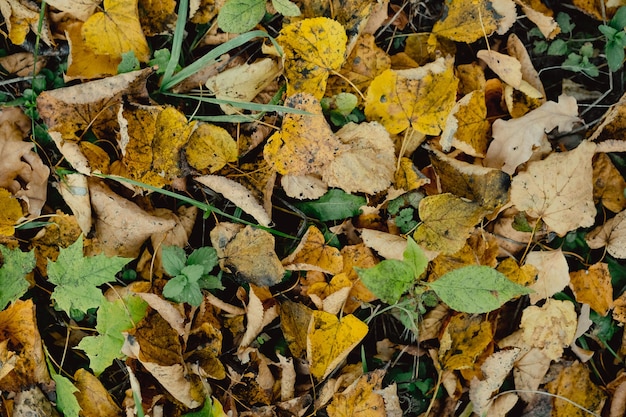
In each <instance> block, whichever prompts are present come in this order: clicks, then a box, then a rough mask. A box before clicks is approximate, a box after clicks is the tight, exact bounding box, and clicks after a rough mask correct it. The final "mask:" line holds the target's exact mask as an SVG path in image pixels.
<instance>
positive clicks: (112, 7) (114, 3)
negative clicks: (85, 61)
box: [81, 0, 150, 62]
mask: <svg viewBox="0 0 626 417" xmlns="http://www.w3.org/2000/svg"><path fill="white" fill-rule="evenodd" d="M103 5H104V11H103V12H98V13H96V14H94V15H92V16H91V17H90V18H89V19H87V21H86V22H85V23H84V25H83V28H82V31H81V32H82V34H83V37H84V39H85V44H86V45H87V46H88V47H89V48H91V49H92V50H93V51H94V53H96V54H98V55H109V56H111V57H112V58H121V57H122V54H124V53H126V52H129V51H133V52H134V53H135V57H136V58H137V59H138V60H139V61H141V62H148V59H150V47H149V46H148V42H147V41H146V38H145V36H144V33H143V30H142V28H141V24H140V23H139V14H138V11H137V0H104V3H103Z"/></svg>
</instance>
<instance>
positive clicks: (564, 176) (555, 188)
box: [511, 119, 596, 236]
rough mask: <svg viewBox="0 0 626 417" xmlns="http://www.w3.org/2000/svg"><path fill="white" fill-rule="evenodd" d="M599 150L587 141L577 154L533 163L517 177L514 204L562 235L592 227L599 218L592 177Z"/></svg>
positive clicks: (514, 181) (563, 154)
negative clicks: (595, 204)
mask: <svg viewBox="0 0 626 417" xmlns="http://www.w3.org/2000/svg"><path fill="white" fill-rule="evenodd" d="M518 120H519V119H518ZM595 148H596V145H595V144H594V143H592V142H588V141H584V142H582V143H581V144H580V145H579V146H578V147H577V148H576V149H574V150H573V151H569V152H565V153H556V154H552V155H550V156H548V157H547V158H546V159H545V160H543V161H536V162H531V163H530V164H529V166H528V169H527V170H526V171H525V172H522V173H520V174H518V175H517V176H515V177H514V178H513V181H512V183H511V202H512V203H513V204H514V205H515V206H516V207H517V209H518V210H520V211H525V212H526V213H527V214H529V215H530V216H532V217H536V218H540V219H541V220H543V222H544V223H545V224H546V225H548V227H549V228H550V229H551V230H553V231H554V232H556V233H558V234H559V235H560V236H563V235H564V234H565V233H567V232H569V231H570V230H574V229H576V228H578V227H589V226H592V225H593V222H594V219H595V215H596V208H595V206H594V204H593V183H592V178H591V176H592V172H593V171H592V166H591V160H592V157H593V153H594V150H595Z"/></svg>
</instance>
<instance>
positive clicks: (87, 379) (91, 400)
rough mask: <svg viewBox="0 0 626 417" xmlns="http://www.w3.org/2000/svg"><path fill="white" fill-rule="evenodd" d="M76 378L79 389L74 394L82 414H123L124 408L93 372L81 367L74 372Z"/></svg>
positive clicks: (87, 415) (116, 416)
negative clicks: (119, 405)
mask: <svg viewBox="0 0 626 417" xmlns="http://www.w3.org/2000/svg"><path fill="white" fill-rule="evenodd" d="M74 380H75V383H74V385H75V386H76V389H77V391H76V392H75V393H74V395H75V396H76V400H77V401H78V404H79V406H80V409H81V415H83V416H85V417H95V416H110V417H119V416H121V415H122V410H121V409H120V408H119V407H118V406H117V404H116V403H115V401H114V400H113V398H112V397H111V394H110V393H109V392H108V391H107V389H106V388H105V387H104V385H102V382H100V380H99V379H98V378H96V377H95V376H94V375H93V374H92V373H90V372H89V371H87V370H85V369H82V368H81V369H79V370H77V371H76V373H74Z"/></svg>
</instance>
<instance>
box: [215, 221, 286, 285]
mask: <svg viewBox="0 0 626 417" xmlns="http://www.w3.org/2000/svg"><path fill="white" fill-rule="evenodd" d="M210 235H211V243H212V245H213V247H214V248H215V250H216V251H217V254H218V256H219V258H220V267H221V268H222V269H224V270H225V271H227V272H230V273H232V274H234V275H235V276H236V277H237V278H239V279H242V280H244V281H246V282H250V283H253V284H255V285H258V286H259V287H265V286H272V285H275V284H278V283H279V282H280V281H281V280H282V279H283V275H284V273H285V269H284V268H283V266H282V264H281V263H280V260H279V259H278V257H277V256H276V252H274V236H272V234H271V233H269V232H267V231H265V230H262V229H257V228H254V227H252V226H246V227H243V225H235V224H233V223H220V224H219V225H218V226H216V227H215V228H214V229H213V230H211V234H210Z"/></svg>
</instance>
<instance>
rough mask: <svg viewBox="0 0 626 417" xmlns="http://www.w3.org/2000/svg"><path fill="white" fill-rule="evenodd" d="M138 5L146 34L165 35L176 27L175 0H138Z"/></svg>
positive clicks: (140, 20)
mask: <svg viewBox="0 0 626 417" xmlns="http://www.w3.org/2000/svg"><path fill="white" fill-rule="evenodd" d="M138 6H139V22H140V23H141V27H142V28H143V30H144V32H145V35H146V36H155V35H165V34H168V33H169V32H172V31H173V30H174V28H175V27H176V12H175V10H176V1H175V0H158V1H157V0H139V3H138Z"/></svg>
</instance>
